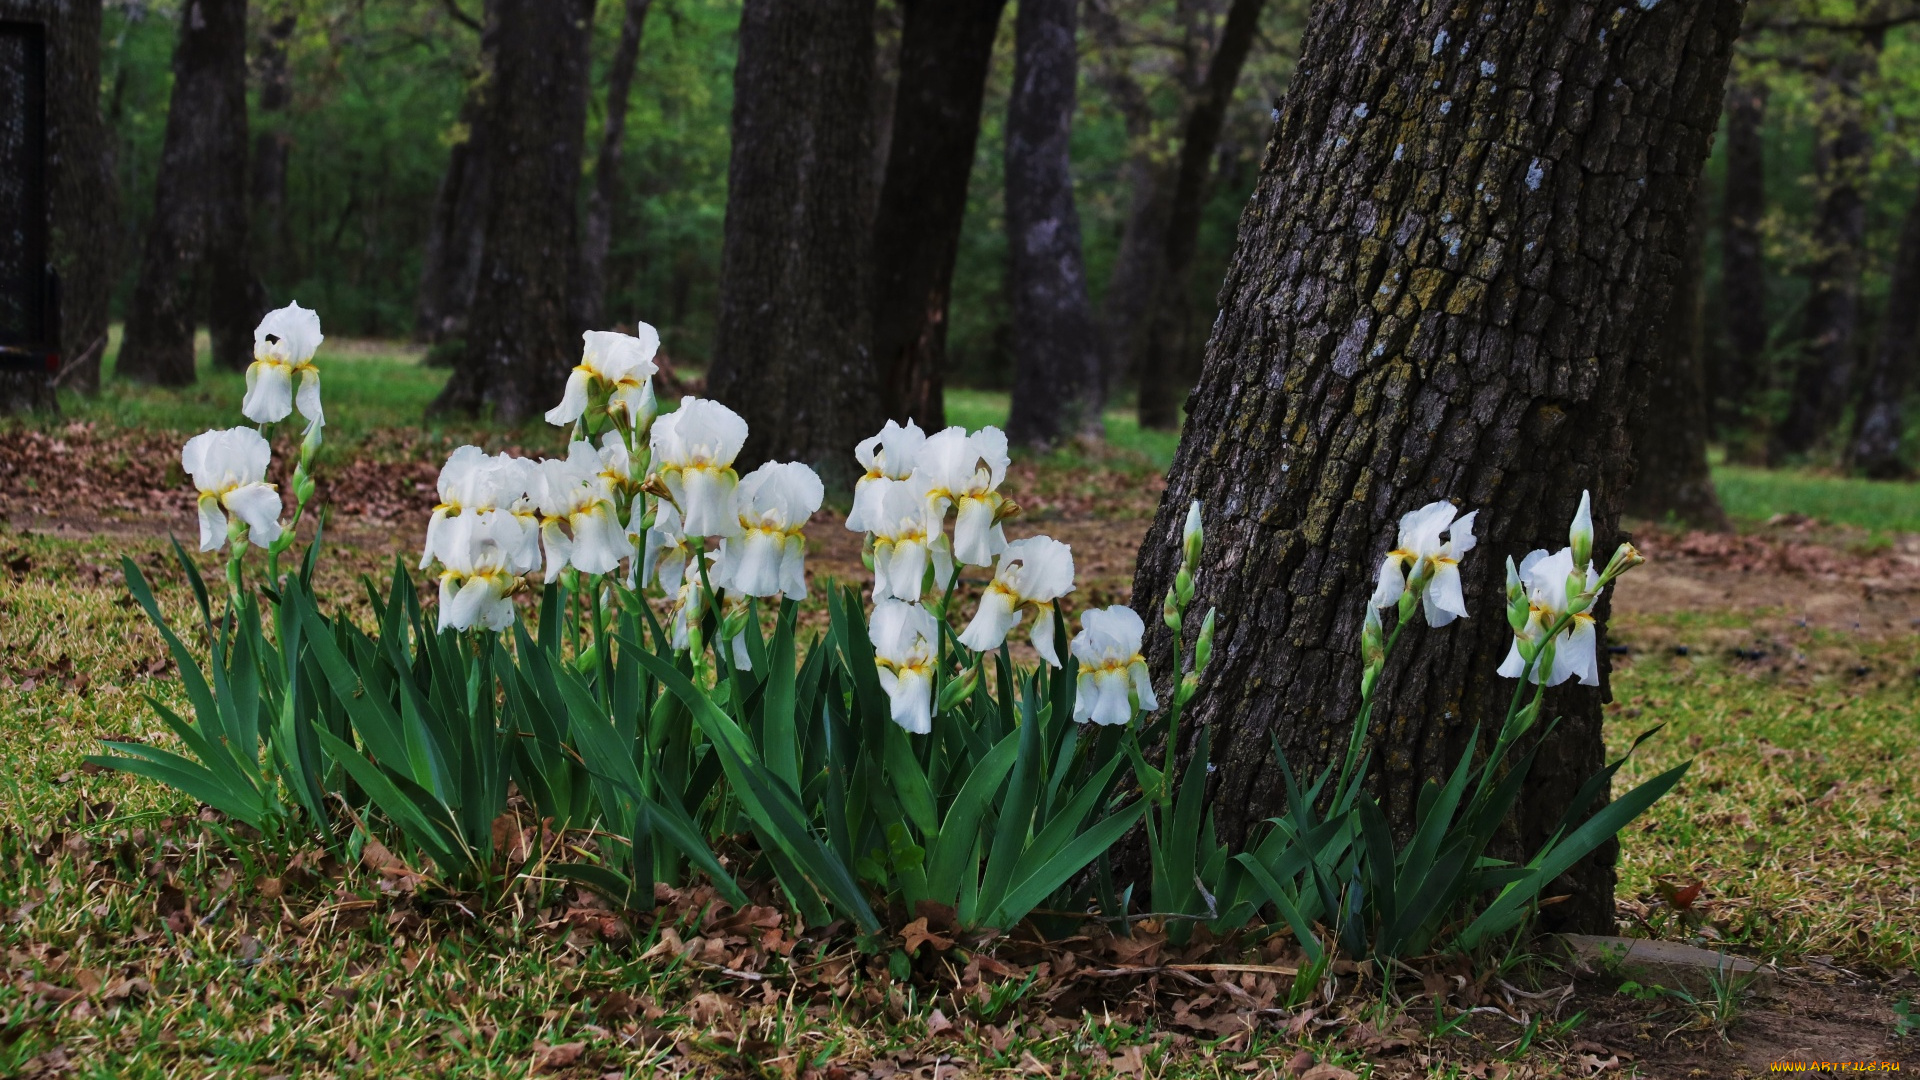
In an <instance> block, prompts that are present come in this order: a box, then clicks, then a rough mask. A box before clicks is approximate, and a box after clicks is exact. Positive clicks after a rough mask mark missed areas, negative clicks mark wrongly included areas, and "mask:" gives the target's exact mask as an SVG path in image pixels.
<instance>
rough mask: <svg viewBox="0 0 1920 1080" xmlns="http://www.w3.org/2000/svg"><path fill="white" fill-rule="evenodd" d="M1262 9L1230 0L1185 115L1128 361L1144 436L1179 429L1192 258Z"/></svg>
mask: <svg viewBox="0 0 1920 1080" xmlns="http://www.w3.org/2000/svg"><path fill="white" fill-rule="evenodd" d="M1265 5H1266V0H1233V5H1232V6H1231V7H1229V8H1228V9H1227V17H1226V20H1225V21H1224V22H1223V23H1222V24H1221V26H1220V40H1219V43H1218V44H1217V45H1216V46H1215V47H1214V50H1213V57H1212V59H1210V60H1209V61H1208V62H1207V75H1206V79H1205V81H1204V82H1203V83H1202V84H1201V87H1200V92H1199V93H1198V94H1197V95H1196V96H1195V98H1194V100H1193V103H1192V104H1191V105H1190V106H1189V107H1188V109H1187V116H1186V123H1185V124H1184V125H1183V127H1184V130H1183V133H1182V135H1181V139H1180V155H1179V157H1177V158H1175V159H1174V169H1173V175H1172V178H1171V179H1172V182H1173V191H1172V193H1171V195H1170V196H1169V198H1168V201H1167V226H1166V228H1167V231H1166V239H1165V241H1164V242H1163V244H1162V247H1161V250H1162V251H1163V253H1164V254H1163V256H1162V258H1163V262H1162V265H1161V269H1160V273H1159V274H1158V275H1156V277H1155V280H1154V282H1153V291H1152V293H1151V297H1152V299H1151V301H1150V302H1149V304H1148V307H1147V310H1146V312H1145V314H1144V315H1143V316H1142V317H1141V321H1140V326H1141V327H1142V329H1143V330H1144V333H1139V334H1136V335H1134V341H1133V344H1134V347H1135V349H1136V350H1137V351H1136V352H1135V353H1134V354H1133V356H1131V357H1130V358H1129V359H1130V362H1129V367H1130V368H1131V369H1132V370H1133V371H1135V372H1137V373H1138V378H1139V403H1138V411H1139V416H1140V426H1141V427H1144V428H1160V429H1164V430H1171V429H1173V428H1177V427H1179V426H1180V402H1179V400H1178V398H1179V384H1180V376H1181V374H1182V373H1183V371H1184V370H1185V368H1186V366H1187V365H1186V360H1187V357H1188V355H1189V354H1190V353H1191V352H1192V336H1193V303H1192V295H1193V255H1194V251H1195V249H1196V248H1197V247H1198V246H1199V243H1200V211H1201V209H1202V208H1203V207H1204V206H1205V204H1206V201H1207V188H1208V181H1210V180H1211V179H1212V177H1213V157H1214V148H1215V147H1216V146H1217V145H1218V144H1219V142H1220V127H1221V125H1222V124H1223V123H1225V122H1226V118H1227V106H1228V105H1231V104H1232V103H1233V88H1234V86H1235V85H1236V84H1238V83H1239V81H1240V69H1241V67H1243V66H1244V65H1245V64H1246V62H1247V53H1248V51H1249V50H1251V49H1252V48H1253V39H1254V36H1255V35H1256V34H1257V33H1258V32H1259V29H1260V11H1261V9H1262V8H1263V7H1264V6H1265Z"/></svg>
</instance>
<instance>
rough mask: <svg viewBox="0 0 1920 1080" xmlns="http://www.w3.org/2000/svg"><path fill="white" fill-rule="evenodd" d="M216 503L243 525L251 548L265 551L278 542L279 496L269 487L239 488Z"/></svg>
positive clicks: (242, 486)
mask: <svg viewBox="0 0 1920 1080" xmlns="http://www.w3.org/2000/svg"><path fill="white" fill-rule="evenodd" d="M220 501H221V502H222V503H224V504H226V507H227V510H228V511H229V512H231V513H232V514H233V516H234V517H237V518H239V519H240V520H241V521H244V522H246V523H247V539H249V540H252V541H253V542H254V545H255V546H257V547H267V546H269V545H271V544H272V543H273V542H274V541H275V540H278V539H280V493H279V492H278V491H275V490H274V488H273V485H272V484H242V485H240V486H239V487H237V488H234V489H233V490H231V491H229V492H227V493H226V495H224V496H222V497H221V500H220Z"/></svg>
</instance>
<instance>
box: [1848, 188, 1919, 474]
mask: <svg viewBox="0 0 1920 1080" xmlns="http://www.w3.org/2000/svg"><path fill="white" fill-rule="evenodd" d="M1891 278H1892V280H1891V281H1889V282H1888V285H1887V314H1886V318H1884V319H1882V320H1881V323H1880V341H1879V344H1878V346H1877V347H1876V348H1875V349H1874V353H1873V366H1872V367H1871V368H1870V369H1869V370H1868V372H1867V379H1866V383H1865V384H1864V385H1863V386H1862V387H1861V389H1860V402H1859V405H1858V406H1857V407H1856V408H1855V410H1854V428H1853V441H1852V444H1851V445H1850V446H1849V447H1848V453H1847V456H1848V458H1849V464H1851V465H1852V466H1853V467H1854V468H1856V469H1859V470H1860V471H1861V472H1864V473H1866V474H1867V475H1868V476H1871V477H1873V478H1875V479H1877V480H1897V479H1904V478H1906V477H1908V476H1911V475H1912V472H1913V469H1912V467H1911V466H1909V465H1908V464H1907V462H1906V461H1905V460H1904V459H1903V458H1902V457H1901V455H1900V440H1901V437H1902V436H1903V435H1904V434H1905V431H1904V429H1905V427H1906V416H1905V408H1904V405H1905V398H1906V396H1907V395H1908V394H1909V393H1910V392H1912V390H1913V384H1914V375H1915V371H1914V369H1915V368H1916V367H1920V191H1916V192H1915V194H1914V201H1913V205H1911V206H1910V207H1908V208H1907V215H1906V218H1905V219H1904V220H1903V221H1902V222H1901V225H1900V246H1899V248H1898V250H1896V251H1895V252H1894V256H1893V271H1892V275H1891Z"/></svg>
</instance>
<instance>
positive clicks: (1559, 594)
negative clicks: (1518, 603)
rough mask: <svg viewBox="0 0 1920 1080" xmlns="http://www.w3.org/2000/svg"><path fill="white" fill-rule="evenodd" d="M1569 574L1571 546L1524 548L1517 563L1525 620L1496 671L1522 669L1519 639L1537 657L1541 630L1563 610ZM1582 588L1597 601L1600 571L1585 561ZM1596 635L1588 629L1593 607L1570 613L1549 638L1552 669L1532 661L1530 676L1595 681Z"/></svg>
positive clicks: (1512, 673)
mask: <svg viewBox="0 0 1920 1080" xmlns="http://www.w3.org/2000/svg"><path fill="white" fill-rule="evenodd" d="M1573 573H1574V564H1573V549H1572V548H1561V549H1560V550H1559V551H1556V552H1553V553H1552V554H1548V553H1547V552H1546V550H1545V549H1541V550H1537V551H1534V552H1532V553H1530V554H1529V555H1528V556H1527V557H1526V558H1525V559H1524V560H1522V561H1521V563H1520V580H1521V582H1522V584H1523V585H1524V586H1525V588H1526V591H1527V609H1528V616H1527V625H1526V626H1525V627H1524V628H1523V629H1522V630H1521V631H1520V633H1519V634H1518V635H1516V636H1515V638H1514V642H1513V645H1512V646H1511V647H1510V648H1509V649H1508V650H1507V659H1506V661H1505V662H1504V663H1502V664H1501V665H1500V674H1501V675H1504V676H1506V677H1507V678H1509V679H1517V678H1519V677H1520V674H1521V672H1522V671H1524V670H1525V669H1526V664H1527V661H1526V658H1525V657H1523V656H1521V654H1520V643H1521V641H1522V640H1524V641H1526V642H1527V644H1528V646H1529V651H1530V652H1532V653H1533V654H1534V655H1536V656H1538V655H1539V651H1540V650H1541V649H1542V648H1544V647H1545V645H1546V634H1547V631H1548V630H1550V629H1552V628H1553V625H1554V624H1555V623H1557V622H1559V621H1560V618H1561V616H1563V615H1565V614H1566V613H1567V609H1568V607H1569V603H1568V601H1569V597H1568V595H1567V585H1568V579H1569V578H1570V577H1571V576H1572V575H1573ZM1585 576H1586V582H1587V589H1588V590H1589V591H1591V592H1593V597H1594V600H1596V601H1597V600H1598V599H1599V597H1600V592H1601V590H1600V589H1599V588H1598V586H1599V583H1600V575H1599V573H1598V572H1597V571H1595V570H1594V568H1593V564H1592V563H1591V562H1589V563H1588V564H1587V566H1586V575H1585ZM1598 640H1599V635H1598V634H1597V633H1595V631H1594V621H1593V608H1592V606H1591V605H1588V606H1587V607H1586V608H1585V609H1583V610H1581V611H1580V612H1578V613H1577V614H1575V615H1574V616H1573V623H1572V625H1570V626H1568V627H1567V628H1566V629H1565V630H1563V631H1561V632H1560V636H1559V637H1558V638H1556V639H1555V640H1554V642H1553V646H1554V650H1553V668H1552V670H1550V671H1545V672H1543V671H1542V670H1541V667H1540V665H1538V664H1536V665H1534V669H1533V672H1532V674H1531V675H1530V676H1529V679H1530V681H1532V682H1535V683H1540V682H1544V683H1546V684H1547V685H1548V686H1555V685H1558V684H1559V683H1563V682H1565V681H1566V680H1567V679H1568V678H1570V677H1572V676H1575V675H1578V676H1579V677H1580V682H1581V684H1582V685H1584V686H1598V685H1600V661H1599V657H1598V656H1597V655H1596V653H1595V645H1596V644H1597V642H1598Z"/></svg>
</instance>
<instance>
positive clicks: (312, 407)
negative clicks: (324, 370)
mask: <svg viewBox="0 0 1920 1080" xmlns="http://www.w3.org/2000/svg"><path fill="white" fill-rule="evenodd" d="M294 405H295V406H296V407H298V408H299V410H300V415H301V416H304V417H306V418H307V425H308V426H309V427H324V426H325V425H326V422H327V416H326V413H325V412H323V411H321V408H320V372H318V371H316V370H315V369H313V368H308V369H306V370H305V371H303V372H301V373H300V393H299V395H298V396H297V397H295V399H294Z"/></svg>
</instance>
